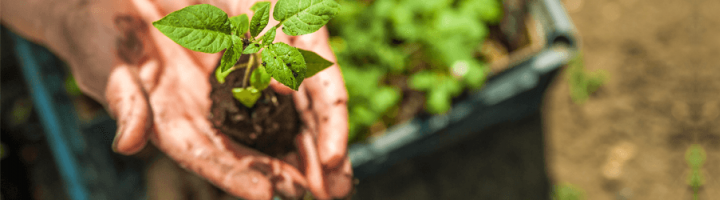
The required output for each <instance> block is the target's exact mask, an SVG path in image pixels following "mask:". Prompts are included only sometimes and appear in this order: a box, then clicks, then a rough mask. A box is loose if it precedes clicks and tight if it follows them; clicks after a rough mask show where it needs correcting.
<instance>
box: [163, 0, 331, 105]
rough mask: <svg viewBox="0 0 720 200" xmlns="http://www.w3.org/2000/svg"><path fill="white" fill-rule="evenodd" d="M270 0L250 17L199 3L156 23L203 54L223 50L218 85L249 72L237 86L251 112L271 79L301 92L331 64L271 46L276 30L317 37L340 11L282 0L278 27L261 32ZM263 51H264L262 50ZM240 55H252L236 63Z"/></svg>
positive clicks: (325, 1)
mask: <svg viewBox="0 0 720 200" xmlns="http://www.w3.org/2000/svg"><path fill="white" fill-rule="evenodd" d="M270 8H271V4H270V2H267V1H263V2H257V3H255V4H254V5H253V6H252V7H251V10H252V11H253V12H254V15H253V17H252V19H250V20H248V16H247V14H242V15H238V16H234V17H228V15H227V13H225V12H224V11H223V10H221V9H220V8H218V7H215V6H212V5H208V4H200V5H192V6H188V7H185V8H183V9H180V10H178V11H175V12H172V13H170V14H168V15H167V16H165V17H163V18H162V19H160V20H158V21H155V22H153V25H154V26H155V27H156V28H157V29H158V30H160V32H162V33H163V34H165V35H166V36H167V37H169V38H170V39H172V40H173V41H175V43H177V44H179V45H180V46H182V47H185V48H188V49H190V50H193V51H199V52H204V53H218V52H220V51H222V50H225V52H224V53H223V55H222V58H221V60H220V66H219V67H218V68H217V69H216V71H215V77H216V78H217V80H218V82H219V83H221V84H223V83H224V82H225V77H227V76H228V74H230V72H232V71H234V70H238V69H244V70H245V76H244V78H243V82H242V83H243V84H242V85H243V86H242V87H239V88H233V89H232V93H233V96H234V97H235V99H237V100H238V101H240V102H241V103H242V104H243V105H245V106H247V107H248V108H252V107H253V106H254V105H255V102H256V101H257V100H258V98H260V96H261V91H262V90H264V89H266V88H267V87H268V85H269V83H270V78H275V80H277V81H278V82H280V83H282V84H283V85H286V86H288V87H289V88H291V89H293V90H298V87H300V84H301V83H302V81H303V80H304V79H305V78H307V77H311V76H313V75H315V74H316V73H317V72H320V71H322V70H323V69H325V68H327V67H329V66H331V65H332V64H333V63H332V62H330V61H327V60H325V59H323V58H322V57H320V56H319V55H317V54H316V53H314V52H311V51H307V50H303V49H298V48H295V47H292V46H290V45H288V44H285V43H283V42H276V43H273V41H274V40H275V35H276V31H277V29H278V28H281V27H282V31H283V32H284V33H285V34H287V35H290V36H297V35H304V34H309V33H313V32H315V31H317V30H319V29H320V28H321V27H322V26H324V25H325V24H326V23H327V22H328V21H329V20H330V19H331V18H332V17H334V16H335V15H336V14H337V13H338V11H339V9H340V4H338V3H336V2H335V1H333V0H314V1H308V0H279V1H278V2H277V3H276V5H275V10H273V18H274V19H275V20H277V21H278V22H280V23H278V24H277V25H275V26H273V27H270V29H268V30H267V31H266V32H265V33H264V34H263V35H260V33H262V32H263V30H264V29H265V28H266V27H267V25H268V22H269V20H270ZM261 50H262V52H261ZM242 54H249V55H250V59H249V60H248V62H247V63H242V64H239V65H235V64H236V63H237V62H238V60H239V59H240V56H241V55H242Z"/></svg>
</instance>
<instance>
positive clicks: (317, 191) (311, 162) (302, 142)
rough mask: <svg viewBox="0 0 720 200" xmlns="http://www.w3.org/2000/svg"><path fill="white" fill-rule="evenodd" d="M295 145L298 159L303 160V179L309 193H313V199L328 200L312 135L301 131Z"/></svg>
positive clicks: (328, 196)
mask: <svg viewBox="0 0 720 200" xmlns="http://www.w3.org/2000/svg"><path fill="white" fill-rule="evenodd" d="M296 145H297V146H298V151H299V153H300V157H301V158H302V160H303V165H304V168H305V177H306V178H307V181H308V186H309V189H310V192H312V193H313V195H314V196H315V198H318V199H330V195H329V194H328V193H327V187H326V184H325V179H324V178H323V170H322V166H321V165H320V160H319V159H318V156H317V153H318V152H317V149H316V148H315V147H316V146H315V139H314V137H313V135H312V134H311V133H310V132H309V131H307V130H305V131H302V132H301V133H300V134H299V135H298V136H297V139H296Z"/></svg>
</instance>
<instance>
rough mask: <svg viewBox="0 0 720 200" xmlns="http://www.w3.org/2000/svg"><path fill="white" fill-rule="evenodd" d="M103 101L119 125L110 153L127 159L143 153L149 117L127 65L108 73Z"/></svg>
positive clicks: (150, 118) (134, 76) (133, 74)
mask: <svg viewBox="0 0 720 200" xmlns="http://www.w3.org/2000/svg"><path fill="white" fill-rule="evenodd" d="M105 97H106V98H107V100H108V106H109V108H110V111H111V113H112V116H113V117H114V118H115V120H117V124H118V129H117V133H116V134H115V139H114V141H113V145H112V148H113V151H115V152H118V153H121V154H126V155H129V154H134V153H136V152H138V151H140V150H142V148H143V147H145V144H146V143H147V131H148V129H149V128H150V126H151V125H152V114H151V113H150V108H149V104H148V99H147V94H146V93H145V92H144V91H143V89H142V87H141V86H140V84H139V81H138V78H137V73H136V72H134V71H132V70H131V68H130V67H129V66H127V65H120V66H117V67H116V68H115V69H113V71H112V72H110V77H109V78H108V86H107V89H106V90H105Z"/></svg>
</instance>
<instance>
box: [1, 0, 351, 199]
mask: <svg viewBox="0 0 720 200" xmlns="http://www.w3.org/2000/svg"><path fill="white" fill-rule="evenodd" d="M254 2H255V1H233V0H197V1H192V2H191V1H187V0H155V1H151V0H128V1H110V0H99V1H92V2H89V1H81V0H76V1H73V0H68V1H47V0H27V1H15V0H2V5H3V7H2V12H3V18H2V23H3V24H4V25H5V26H6V27H8V28H10V29H11V30H13V31H14V32H16V33H18V34H20V35H23V36H24V37H25V38H28V39H29V40H32V41H34V42H36V43H40V44H43V45H45V46H47V47H48V48H49V49H50V50H51V51H53V52H54V53H55V54H56V55H58V56H59V57H60V58H62V59H63V60H64V61H66V62H67V63H68V65H69V66H70V68H71V71H72V72H73V75H74V76H75V78H76V80H77V81H78V85H79V86H80V89H82V90H83V91H84V92H85V93H86V94H88V95H89V96H91V97H93V98H94V99H96V100H98V101H99V102H101V103H103V104H104V105H105V106H106V108H107V109H108V110H109V111H110V112H111V114H112V115H113V116H114V117H115V119H116V120H117V123H118V127H119V128H118V133H117V134H116V136H115V141H114V143H113V147H112V148H113V150H115V151H116V152H118V153H121V154H125V155H130V154H134V153H136V152H138V151H140V150H141V149H143V148H144V146H145V145H146V143H147V142H148V141H151V142H152V143H153V144H154V145H155V146H157V147H158V149H160V150H162V151H163V152H165V153H166V154H167V155H168V156H169V157H170V158H171V159H173V160H174V161H175V162H177V163H178V164H179V165H180V166H181V167H183V168H185V169H187V170H190V171H192V172H195V173H197V174H198V175H200V176H202V177H204V178H206V179H207V180H208V181H210V182H211V183H213V184H215V185H217V186H218V187H220V188H221V189H223V190H225V191H227V192H228V193H230V194H233V195H235V196H238V197H242V198H245V199H270V198H272V196H273V195H281V196H285V197H291V198H298V197H301V196H302V195H303V193H304V191H305V190H309V191H311V192H312V193H313V195H314V196H315V197H316V198H318V199H330V198H340V197H344V196H347V195H348V194H349V193H350V191H351V189H352V183H351V182H352V168H351V166H350V162H349V160H348V158H347V156H346V148H347V146H346V141H347V131H348V127H347V108H346V101H347V92H346V91H345V88H344V82H343V80H342V76H341V73H340V69H339V67H338V66H337V65H334V66H332V67H330V68H328V69H326V70H324V71H322V72H319V73H318V74H317V75H315V76H313V77H311V78H308V79H305V81H304V82H303V84H302V85H301V86H300V89H299V90H298V91H292V90H290V89H289V88H287V87H285V86H283V85H281V84H279V83H277V82H276V81H274V80H273V81H272V83H271V87H272V88H273V89H274V90H276V91H277V92H279V93H284V94H293V95H294V97H295V101H296V102H295V103H296V106H297V108H298V111H299V113H300V115H301V116H302V119H303V121H304V123H305V125H306V128H305V129H304V130H303V131H302V133H301V134H299V136H298V138H297V140H296V141H297V142H296V143H297V145H298V148H299V152H298V153H296V154H290V155H288V156H287V157H286V158H282V159H278V158H273V157H269V156H267V155H264V154H262V153H259V152H257V151H255V150H253V149H250V148H247V147H244V146H241V145H238V144H235V143H233V142H231V140H230V139H229V138H228V137H226V136H225V135H224V134H221V133H219V132H217V130H215V129H213V128H212V125H211V124H210V122H209V121H208V120H207V114H208V113H209V110H210V105H211V101H210V99H209V93H210V84H209V83H208V81H207V79H208V77H209V76H210V75H211V73H213V70H214V67H215V66H216V64H217V62H218V60H219V58H220V56H221V54H219V53H218V54H206V53H200V52H193V51H190V50H188V49H185V48H183V47H181V46H179V45H177V44H176V43H174V42H173V41H172V40H170V39H169V38H167V37H166V36H165V35H163V34H162V33H160V32H159V31H157V29H155V28H154V27H153V26H152V25H151V22H153V21H156V20H158V19H160V18H162V17H163V16H165V15H167V14H168V13H170V12H172V11H175V10H179V9H181V8H184V7H186V6H188V5H193V4H197V3H207V4H212V5H215V6H217V7H219V8H221V9H223V10H224V11H225V12H227V13H228V14H229V15H230V16H235V15H239V14H241V13H248V14H250V13H252V12H251V11H250V10H249V8H250V6H252V4H253V3H254ZM272 2H273V5H274V3H275V1H272ZM277 23H278V22H277V21H274V20H273V19H272V18H271V21H270V23H269V24H268V26H273V25H275V24H277ZM278 41H281V42H285V43H288V44H290V45H292V46H296V47H298V48H302V49H307V50H311V51H315V52H316V53H318V54H319V55H320V56H322V57H324V58H325V59H328V60H330V61H333V62H335V61H336V59H335V56H334V55H333V53H332V51H331V50H330V47H329V45H328V33H327V30H326V29H324V28H323V29H321V30H320V31H318V32H316V33H313V34H308V35H303V36H297V37H290V36H287V35H285V34H284V33H282V31H278V32H277V36H276V42H278Z"/></svg>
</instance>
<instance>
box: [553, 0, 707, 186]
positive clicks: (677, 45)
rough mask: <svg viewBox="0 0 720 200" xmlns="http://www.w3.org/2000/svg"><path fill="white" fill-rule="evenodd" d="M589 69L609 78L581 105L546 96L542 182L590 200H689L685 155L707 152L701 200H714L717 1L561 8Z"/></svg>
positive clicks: (557, 93) (612, 0) (556, 94)
mask: <svg viewBox="0 0 720 200" xmlns="http://www.w3.org/2000/svg"><path fill="white" fill-rule="evenodd" d="M563 2H564V3H565V4H566V8H567V9H568V12H569V13H570V15H571V18H572V19H573V21H574V23H575V25H576V27H577V28H578V31H579V32H580V34H581V37H582V51H583V52H584V55H585V64H586V67H587V68H588V69H589V70H597V69H603V70H607V71H608V72H609V74H610V79H609V81H608V82H607V84H606V85H605V86H603V87H602V88H601V89H600V91H599V92H598V93H597V94H596V95H594V96H593V97H591V98H590V100H589V101H587V103H585V104H584V105H575V104H573V103H572V102H571V100H570V98H569V94H568V89H567V87H568V86H567V82H566V81H564V80H562V79H564V78H565V77H559V78H562V79H556V84H555V85H553V86H551V88H550V89H549V91H548V93H547V94H546V100H545V105H544V109H543V112H542V113H543V116H542V117H543V127H544V131H543V132H544V133H545V140H546V146H545V148H546V162H547V165H548V175H549V177H550V178H551V181H553V182H555V183H563V182H565V183H570V184H573V185H576V186H578V187H580V188H582V189H584V190H585V192H586V195H587V197H588V199H653V200H654V199H692V193H691V190H690V189H689V187H688V185H687V182H686V180H687V176H688V173H689V167H688V164H687V163H686V161H685V157H684V155H685V150H686V149H687V148H688V147H689V146H690V145H691V144H696V143H697V144H701V145H702V146H703V147H704V149H705V151H706V152H707V160H706V162H705V165H704V168H703V171H702V172H703V173H704V177H705V179H706V182H705V186H704V188H703V189H702V190H701V191H700V199H720V125H718V123H715V122H717V121H718V120H720V118H719V117H718V114H719V113H720V109H719V108H718V107H720V102H719V100H720V98H719V97H720V68H719V67H718V65H720V64H719V63H720V56H718V53H719V52H720V37H718V34H717V33H720V26H718V25H720V13H717V11H718V10H720V1H715V0H691V1H674V0H653V1H650V0H609V1H586V0H563Z"/></svg>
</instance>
